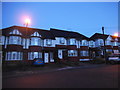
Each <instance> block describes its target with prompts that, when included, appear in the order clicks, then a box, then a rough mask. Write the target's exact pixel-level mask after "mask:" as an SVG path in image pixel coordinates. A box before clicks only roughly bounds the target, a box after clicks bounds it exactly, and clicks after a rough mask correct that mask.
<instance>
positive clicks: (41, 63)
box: [33, 58, 45, 66]
mask: <svg viewBox="0 0 120 90" xmlns="http://www.w3.org/2000/svg"><path fill="white" fill-rule="evenodd" d="M33 65H37V66H44V65H45V63H44V60H43V59H42V58H35V59H34V60H33Z"/></svg>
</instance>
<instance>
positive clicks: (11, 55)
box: [6, 52, 22, 60]
mask: <svg viewBox="0 0 120 90" xmlns="http://www.w3.org/2000/svg"><path fill="white" fill-rule="evenodd" d="M6 60H22V52H7V53H6Z"/></svg>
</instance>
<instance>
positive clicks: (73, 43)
mask: <svg viewBox="0 0 120 90" xmlns="http://www.w3.org/2000/svg"><path fill="white" fill-rule="evenodd" d="M68 43H69V45H76V39H74V38H72V39H69V42H68Z"/></svg>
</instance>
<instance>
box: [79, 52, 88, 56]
mask: <svg viewBox="0 0 120 90" xmlns="http://www.w3.org/2000/svg"><path fill="white" fill-rule="evenodd" d="M80 56H89V54H88V51H80Z"/></svg>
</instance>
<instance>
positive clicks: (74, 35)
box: [0, 26, 120, 63]
mask: <svg viewBox="0 0 120 90" xmlns="http://www.w3.org/2000/svg"><path fill="white" fill-rule="evenodd" d="M103 39H105V44H106V46H105V47H106V52H111V53H119V45H120V37H114V36H112V35H106V34H105V35H103V34H100V33H95V34H94V35H92V36H91V37H90V38H88V37H86V36H84V35H82V34H80V33H78V32H72V31H65V30H59V29H53V28H50V30H43V29H36V28H29V27H21V26H11V27H8V28H4V29H2V36H0V44H1V45H2V60H3V61H7V62H8V61H21V60H28V61H31V60H33V59H34V58H42V59H43V60H44V62H45V63H54V62H55V61H56V60H61V61H64V60H68V61H87V60H91V59H92V58H94V57H96V56H102V55H103V44H104V43H103Z"/></svg>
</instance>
